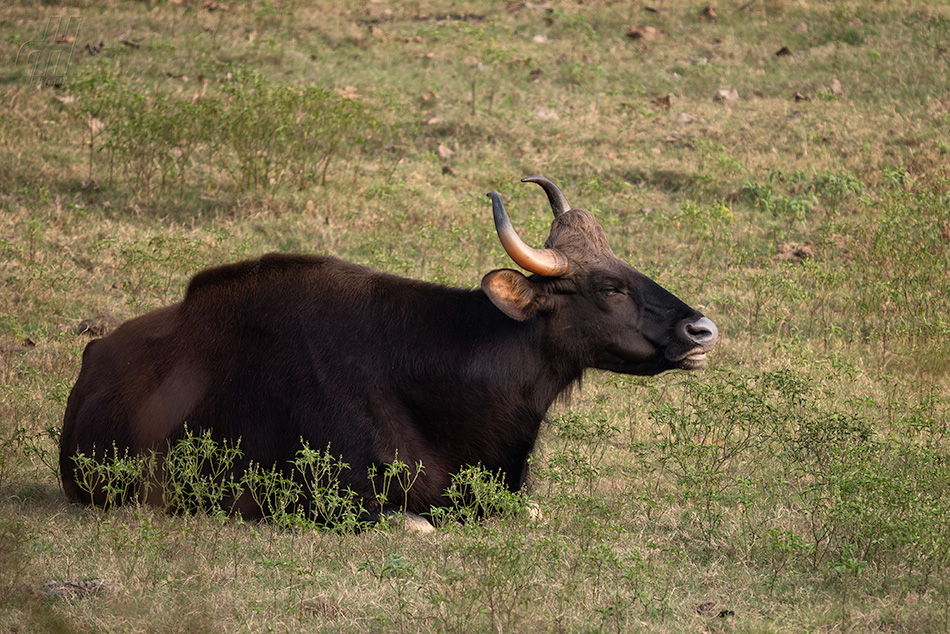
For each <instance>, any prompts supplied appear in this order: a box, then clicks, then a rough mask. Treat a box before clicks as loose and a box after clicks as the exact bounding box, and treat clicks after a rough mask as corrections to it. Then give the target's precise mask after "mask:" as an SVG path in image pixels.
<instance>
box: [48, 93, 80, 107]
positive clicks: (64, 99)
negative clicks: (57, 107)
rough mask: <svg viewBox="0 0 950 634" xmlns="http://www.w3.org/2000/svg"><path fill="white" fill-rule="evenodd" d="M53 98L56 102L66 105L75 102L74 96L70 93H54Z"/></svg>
mask: <svg viewBox="0 0 950 634" xmlns="http://www.w3.org/2000/svg"><path fill="white" fill-rule="evenodd" d="M53 99H55V100H56V101H58V102H59V103H61V104H64V105H67V106H68V105H69V104H72V103H75V102H76V98H75V97H73V96H72V95H56V96H55V97H53Z"/></svg>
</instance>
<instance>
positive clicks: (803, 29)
mask: <svg viewBox="0 0 950 634" xmlns="http://www.w3.org/2000/svg"><path fill="white" fill-rule="evenodd" d="M792 33H808V22H805V21H804V20H803V21H801V22H796V23H795V24H793V25H792Z"/></svg>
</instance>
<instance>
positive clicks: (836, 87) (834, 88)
mask: <svg viewBox="0 0 950 634" xmlns="http://www.w3.org/2000/svg"><path fill="white" fill-rule="evenodd" d="M831 94H833V95H835V96H837V97H840V96H841V95H843V94H844V90H843V89H842V88H841V82H840V81H838V80H837V79H832V80H831Z"/></svg>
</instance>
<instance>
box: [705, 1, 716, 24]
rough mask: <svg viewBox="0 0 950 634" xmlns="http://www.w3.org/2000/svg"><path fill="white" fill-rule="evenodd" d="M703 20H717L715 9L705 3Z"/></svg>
mask: <svg viewBox="0 0 950 634" xmlns="http://www.w3.org/2000/svg"><path fill="white" fill-rule="evenodd" d="M702 19H703V20H713V21H715V20H718V19H719V16H718V15H716V10H715V9H713V8H712V5H711V4H707V5H706V8H704V9H703V18H702Z"/></svg>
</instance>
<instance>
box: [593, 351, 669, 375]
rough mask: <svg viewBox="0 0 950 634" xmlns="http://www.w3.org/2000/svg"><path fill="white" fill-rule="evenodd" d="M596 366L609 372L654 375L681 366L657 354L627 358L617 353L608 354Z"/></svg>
mask: <svg viewBox="0 0 950 634" xmlns="http://www.w3.org/2000/svg"><path fill="white" fill-rule="evenodd" d="M594 367H595V368H597V369H598V370H607V371H608V372H617V373H618V374H633V375H636V376H653V375H655V374H659V373H661V372H666V371H667V370H672V369H674V368H677V367H679V366H678V365H677V364H676V363H672V362H671V361H670V360H669V359H667V358H665V357H663V356H656V357H652V358H649V359H625V358H623V357H620V356H617V355H613V354H608V355H605V356H604V357H601V358H600V359H598V360H597V363H595V364H594Z"/></svg>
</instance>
